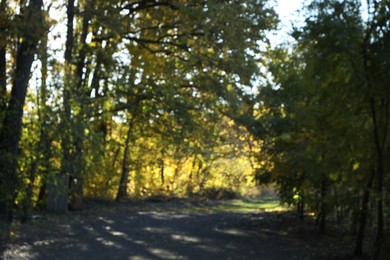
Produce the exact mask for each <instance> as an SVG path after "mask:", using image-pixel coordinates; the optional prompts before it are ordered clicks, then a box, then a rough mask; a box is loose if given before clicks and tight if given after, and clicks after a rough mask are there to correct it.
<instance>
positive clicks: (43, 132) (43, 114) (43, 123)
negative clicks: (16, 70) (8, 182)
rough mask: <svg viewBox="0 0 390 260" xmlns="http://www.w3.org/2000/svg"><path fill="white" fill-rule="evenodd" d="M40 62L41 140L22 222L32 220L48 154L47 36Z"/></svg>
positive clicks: (44, 40) (41, 50) (31, 169)
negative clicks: (38, 180) (40, 170)
mask: <svg viewBox="0 0 390 260" xmlns="http://www.w3.org/2000/svg"><path fill="white" fill-rule="evenodd" d="M38 55H39V58H40V61H41V64H42V66H41V73H42V78H41V88H40V94H39V95H37V96H39V99H38V104H37V106H38V117H39V124H40V126H39V129H40V133H39V140H38V144H37V147H36V150H35V158H36V159H35V160H33V162H32V163H31V168H30V175H29V184H28V186H27V190H26V198H25V200H24V203H23V217H22V222H27V221H28V220H29V218H30V216H29V215H30V212H31V210H32V208H33V189H34V184H35V179H36V172H37V168H38V166H39V165H40V164H41V161H42V157H46V154H44V153H43V152H44V151H46V149H47V148H45V145H47V141H46V140H47V122H46V118H47V116H46V111H47V109H46V100H47V86H46V81H47V74H48V73H47V59H48V57H47V34H45V36H44V37H42V40H41V44H40V49H39V52H38ZM47 160H48V158H47V157H46V158H45V159H44V161H47Z"/></svg>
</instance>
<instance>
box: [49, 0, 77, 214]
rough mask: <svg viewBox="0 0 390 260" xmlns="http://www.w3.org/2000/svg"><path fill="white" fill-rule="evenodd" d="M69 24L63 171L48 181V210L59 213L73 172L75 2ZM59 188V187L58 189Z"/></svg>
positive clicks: (65, 203) (72, 1) (69, 9)
mask: <svg viewBox="0 0 390 260" xmlns="http://www.w3.org/2000/svg"><path fill="white" fill-rule="evenodd" d="M66 15H67V24H66V42H65V55H64V58H65V72H64V74H65V77H64V89H63V106H64V114H63V117H62V122H61V126H62V129H63V132H62V137H61V146H62V163H61V171H60V174H59V175H58V176H50V178H49V179H48V180H47V182H48V191H47V196H48V198H47V210H48V211H51V212H57V213H65V212H67V211H68V198H67V197H68V188H69V187H68V186H69V185H68V184H69V175H70V174H71V172H72V164H71V154H72V145H71V143H72V142H71V141H72V140H71V133H70V132H71V130H70V129H71V128H72V124H71V106H70V104H71V87H72V85H73V77H72V74H73V73H72V59H73V47H74V18H75V0H68V2H67V6H66ZM56 186H57V187H56Z"/></svg>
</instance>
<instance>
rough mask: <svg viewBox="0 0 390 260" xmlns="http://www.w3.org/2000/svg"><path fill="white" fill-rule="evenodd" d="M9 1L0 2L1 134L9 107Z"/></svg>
mask: <svg viewBox="0 0 390 260" xmlns="http://www.w3.org/2000/svg"><path fill="white" fill-rule="evenodd" d="M6 8H7V1H6V0H2V1H1V2H0V13H1V14H3V15H2V16H1V17H0V132H1V129H2V125H3V119H4V118H3V116H4V113H3V112H4V111H5V109H6V107H7V67H6V63H7V62H6V61H7V60H6V54H7V52H6V49H7V27H8V20H7V19H8V18H7V16H6V15H5V13H6Z"/></svg>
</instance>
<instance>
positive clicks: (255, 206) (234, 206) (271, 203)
mask: <svg viewBox="0 0 390 260" xmlns="http://www.w3.org/2000/svg"><path fill="white" fill-rule="evenodd" d="M283 209H286V208H285V207H284V206H281V205H280V201H279V199H278V198H275V197H263V198H256V199H249V200H248V199H245V200H242V199H235V200H227V201H221V202H219V203H217V204H216V205H211V206H208V207H207V208H206V210H210V211H217V212H237V213H251V212H259V211H273V210H278V211H280V210H283Z"/></svg>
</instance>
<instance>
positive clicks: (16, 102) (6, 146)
mask: <svg viewBox="0 0 390 260" xmlns="http://www.w3.org/2000/svg"><path fill="white" fill-rule="evenodd" d="M2 4H3V3H2ZM42 5H43V2H42V0H33V1H30V2H29V4H28V6H26V7H25V8H23V10H24V11H23V13H21V17H22V23H21V26H22V30H21V31H20V32H19V34H20V36H19V41H20V42H19V45H18V47H17V54H16V64H15V66H16V67H15V72H14V77H13V83H12V91H11V96H10V100H9V103H8V106H7V109H6V111H5V117H4V121H3V127H2V129H1V136H0V154H1V161H0V169H1V181H0V189H1V191H2V194H1V196H0V197H1V200H2V203H3V204H4V205H5V208H6V209H5V211H6V212H7V214H8V215H9V217H8V218H9V220H11V219H12V210H11V209H12V201H13V199H14V197H15V195H16V191H17V188H18V169H17V168H18V163H17V160H18V159H17V156H18V143H19V140H20V135H21V131H22V117H23V106H24V101H25V97H26V92H27V88H28V81H29V78H30V70H31V65H32V62H33V60H34V55H35V53H36V51H37V46H38V42H39V40H40V39H41V37H42V34H43V33H44V30H43V27H42V25H43V22H44V19H43V12H42Z"/></svg>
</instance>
